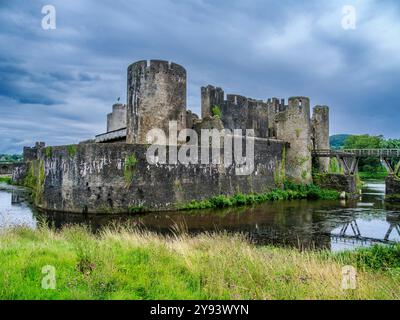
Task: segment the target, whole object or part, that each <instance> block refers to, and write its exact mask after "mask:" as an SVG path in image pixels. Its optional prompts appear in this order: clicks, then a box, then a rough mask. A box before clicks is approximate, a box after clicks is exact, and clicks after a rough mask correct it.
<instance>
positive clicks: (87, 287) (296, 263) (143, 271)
mask: <svg viewBox="0 0 400 320" xmlns="http://www.w3.org/2000/svg"><path fill="white" fill-rule="evenodd" d="M390 250H395V249H390ZM396 250H397V251H393V252H397V254H398V252H399V249H398V248H397V249H396ZM393 252H392V253H387V252H385V254H384V256H392V255H393V254H394V257H397V258H393V257H392V260H390V259H389V260H387V259H386V260H384V261H386V262H384V266H385V268H383V269H382V268H381V265H377V264H375V263H373V264H371V265H369V264H366V261H371V260H370V258H368V259H367V256H366V254H365V253H362V254H342V255H332V254H330V253H327V252H305V253H300V252H298V251H297V250H294V249H282V248H273V247H254V246H253V245H251V244H249V243H248V242H246V241H245V240H244V239H243V238H241V237H239V236H228V235H221V234H220V235H200V236H197V237H188V236H185V235H182V236H176V237H170V238H165V237H161V236H157V235H155V234H151V233H144V232H138V231H135V230H129V229H126V228H125V229H118V230H116V229H108V230H104V231H103V232H102V233H101V234H99V235H96V236H95V235H93V234H91V233H89V232H87V231H86V230H85V229H84V228H82V227H69V228H66V229H64V230H62V231H60V232H55V231H53V230H50V229H48V228H40V229H39V230H36V231H34V230H30V229H26V228H17V229H12V230H8V231H3V232H2V233H1V234H0V273H1V275H2V276H1V277H0V299H398V298H399V297H400V292H399V289H398V288H399V285H400V275H399V272H398V269H396V268H395V267H394V266H397V267H398V266H399V263H398V262H399V256H398V255H397V256H396V255H395V254H396V253H393ZM371 255H372V257H374V253H371ZM380 255H381V256H382V253H381V252H380ZM393 259H397V260H393ZM396 261H397V262H396ZM349 263H350V264H351V263H354V264H356V265H357V266H358V268H359V269H358V278H357V279H358V282H357V283H358V287H357V289H356V290H343V289H341V281H342V267H343V266H344V265H345V264H349ZM46 265H51V266H54V267H55V270H56V289H55V290H45V289H42V288H41V281H42V278H43V276H44V274H42V272H41V270H42V268H43V267H44V266H46ZM396 270H397V271H396Z"/></svg>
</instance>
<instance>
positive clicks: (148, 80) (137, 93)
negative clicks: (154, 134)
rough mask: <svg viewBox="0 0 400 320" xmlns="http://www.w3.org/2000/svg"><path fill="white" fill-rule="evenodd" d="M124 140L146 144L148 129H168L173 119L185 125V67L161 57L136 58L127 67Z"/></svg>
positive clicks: (180, 128)
mask: <svg viewBox="0 0 400 320" xmlns="http://www.w3.org/2000/svg"><path fill="white" fill-rule="evenodd" d="M127 90H128V92H127V97H128V101H127V143H139V144H146V143H147V141H146V135H147V133H148V131H150V130H151V129H154V128H159V129H162V130H164V132H165V133H166V134H168V131H169V126H168V124H169V122H170V121H177V123H178V128H177V129H178V131H179V130H182V129H184V128H186V70H185V69H184V68H183V67H182V66H180V65H178V64H175V63H170V62H168V61H163V60H151V61H150V63H148V62H147V61H139V62H136V63H133V64H131V65H130V66H129V67H128V88H127Z"/></svg>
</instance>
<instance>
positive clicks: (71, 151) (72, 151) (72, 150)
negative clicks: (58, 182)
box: [67, 144, 78, 157]
mask: <svg viewBox="0 0 400 320" xmlns="http://www.w3.org/2000/svg"><path fill="white" fill-rule="evenodd" d="M77 149H78V148H77V146H76V144H70V145H69V146H67V150H68V155H69V156H70V157H75V155H76V152H77Z"/></svg>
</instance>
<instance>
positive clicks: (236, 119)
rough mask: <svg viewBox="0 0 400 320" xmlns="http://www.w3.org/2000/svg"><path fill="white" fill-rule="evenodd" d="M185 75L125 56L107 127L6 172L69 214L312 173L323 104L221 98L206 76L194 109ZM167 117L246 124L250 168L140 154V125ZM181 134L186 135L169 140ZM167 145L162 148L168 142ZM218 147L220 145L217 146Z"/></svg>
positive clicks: (181, 199)
mask: <svg viewBox="0 0 400 320" xmlns="http://www.w3.org/2000/svg"><path fill="white" fill-rule="evenodd" d="M186 82H187V80H186V70H185V68H183V67H182V66H180V65H178V64H175V63H170V62H167V61H163V60H150V61H138V62H136V63H133V64H131V65H130V66H129V67H128V71H127V103H126V105H124V104H120V103H118V104H114V105H113V109H112V113H110V114H108V116H107V132H105V133H103V134H99V135H97V136H96V138H95V140H94V141H86V142H83V143H81V144H79V145H70V146H59V147H45V146H44V145H42V144H39V145H37V146H35V147H34V148H27V149H26V150H24V153H26V163H27V165H26V167H25V168H20V169H19V170H18V172H14V180H15V181H19V182H20V183H24V184H25V185H28V186H29V187H30V188H31V189H32V190H33V191H34V201H35V203H36V205H37V206H38V207H40V208H43V209H46V210H55V211H67V212H77V213H82V212H83V213H110V212H137V211H139V210H172V209H177V208H179V207H180V206H182V205H184V204H185V203H188V202H190V201H192V200H203V199H207V198H209V197H213V196H217V195H233V194H235V193H259V192H265V191H267V190H271V189H274V188H279V187H281V186H282V182H283V181H284V180H285V179H291V180H293V181H295V182H298V183H311V182H312V176H311V172H312V170H311V166H312V157H311V152H312V149H313V148H316V147H318V148H320V147H324V146H326V143H327V141H328V139H329V123H328V121H329V109H328V107H316V108H315V109H314V116H313V118H312V119H311V114H310V99H309V98H308V97H292V98H289V99H288V102H287V104H285V100H284V99H278V98H269V99H267V100H265V101H264V100H257V99H251V98H247V97H244V96H241V95H236V94H227V95H226V97H225V93H224V91H223V90H222V89H221V88H219V87H214V86H211V85H208V86H205V87H202V88H201V116H202V117H201V118H200V117H198V116H197V115H196V114H195V113H193V112H192V111H190V110H187V105H186V90H187V89H186V86H187V83H186ZM171 121H172V122H173V123H174V124H175V125H176V129H177V130H178V131H181V130H183V129H195V130H196V131H197V132H198V133H200V134H201V132H202V131H201V130H202V129H218V130H219V131H222V130H238V129H239V130H241V131H243V132H244V131H245V130H248V129H251V130H253V131H254V138H253V139H254V170H252V171H250V172H249V174H248V175H238V174H237V170H238V168H239V167H240V166H242V164H239V163H238V162H236V161H233V162H231V163H228V164H227V163H226V159H225V158H224V156H223V157H222V160H221V162H220V163H214V162H213V161H210V163H206V164H204V163H189V164H184V163H174V164H168V163H165V164H160V163H158V164H152V163H149V161H148V160H147V159H146V152H147V150H148V148H149V143H151V141H149V137H148V133H149V132H151V130H152V129H155V128H158V129H161V130H163V132H165V133H167V135H168V134H169V129H170V123H171ZM223 132H225V131H223ZM150 138H151V137H150ZM167 138H170V137H167ZM172 138H173V137H172ZM150 140H151V139H150ZM167 141H171V140H170V139H167ZM111 142H112V143H111ZM186 142H187V137H186V139H183V140H180V141H179V139H176V141H175V142H174V143H172V145H174V144H176V145H178V146H180V145H185V143H186ZM167 148H168V152H167V153H168V154H169V150H170V149H171V148H172V146H171V145H170V146H167ZM174 148H175V147H174ZM199 148H201V147H199ZM200 151H201V150H200V149H199V152H200ZM212 151H213V150H211V153H210V155H209V156H210V157H211V154H212ZM225 151H226V146H225V145H223V146H222V147H221V148H220V149H218V153H220V154H224V155H225V153H224V152H225ZM321 168H324V169H326V163H321Z"/></svg>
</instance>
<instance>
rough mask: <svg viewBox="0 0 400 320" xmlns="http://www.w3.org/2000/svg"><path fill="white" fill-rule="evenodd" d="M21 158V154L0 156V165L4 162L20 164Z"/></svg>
mask: <svg viewBox="0 0 400 320" xmlns="http://www.w3.org/2000/svg"><path fill="white" fill-rule="evenodd" d="M22 160H23V157H22V155H21V154H0V163H4V162H21V161H22Z"/></svg>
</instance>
